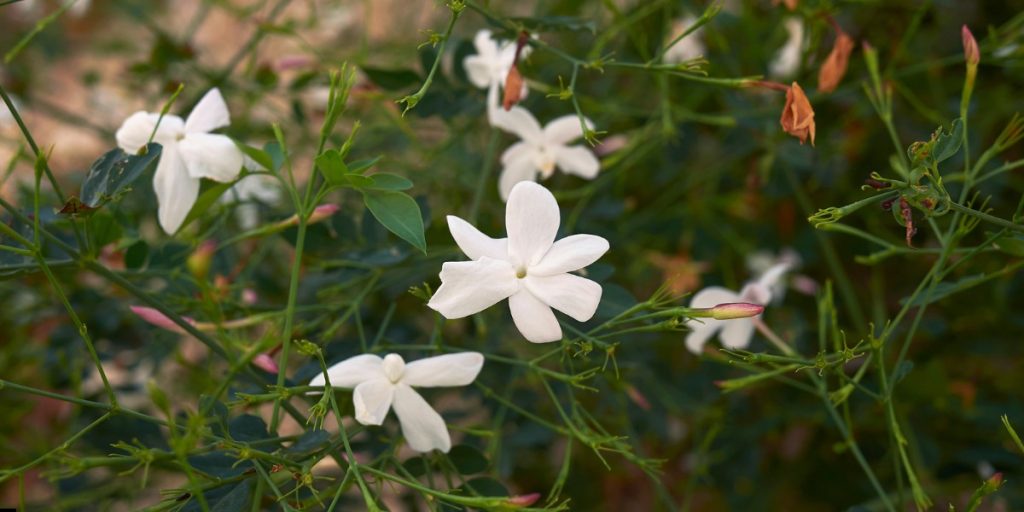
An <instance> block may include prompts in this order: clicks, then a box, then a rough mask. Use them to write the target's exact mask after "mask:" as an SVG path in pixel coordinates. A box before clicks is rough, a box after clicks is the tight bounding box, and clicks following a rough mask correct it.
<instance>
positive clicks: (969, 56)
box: [960, 25, 981, 66]
mask: <svg viewBox="0 0 1024 512" xmlns="http://www.w3.org/2000/svg"><path fill="white" fill-rule="evenodd" d="M960 37H961V38H963V41H964V60H966V61H967V65H968V66H977V65H978V63H979V62H981V52H980V51H979V50H978V41H976V40H975V39H974V34H972V33H971V29H969V28H967V25H964V26H963V28H962V29H960Z"/></svg>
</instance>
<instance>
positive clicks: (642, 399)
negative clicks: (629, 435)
mask: <svg viewBox="0 0 1024 512" xmlns="http://www.w3.org/2000/svg"><path fill="white" fill-rule="evenodd" d="M626 396H628V397H629V399H630V400H632V401H633V403H635V404H636V405H637V406H638V407H640V408H641V409H643V410H645V411H649V410H651V402H649V401H648V400H647V397H646V396H644V395H643V393H641V392H640V390H638V389H636V388H635V387H634V386H633V385H632V384H627V385H626Z"/></svg>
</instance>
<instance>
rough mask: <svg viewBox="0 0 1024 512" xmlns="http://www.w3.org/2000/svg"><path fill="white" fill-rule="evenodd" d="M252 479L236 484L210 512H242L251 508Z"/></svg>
mask: <svg viewBox="0 0 1024 512" xmlns="http://www.w3.org/2000/svg"><path fill="white" fill-rule="evenodd" d="M252 487H253V479H252V478H246V479H245V480H242V481H241V482H238V484H236V485H235V486H233V487H232V488H231V490H230V491H228V493H227V494H225V495H224V497H223V498H221V499H220V500H218V501H217V503H216V504H215V505H214V506H213V507H211V508H210V512H243V511H247V510H249V509H250V508H252Z"/></svg>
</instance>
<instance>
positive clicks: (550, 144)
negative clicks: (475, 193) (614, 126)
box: [491, 106, 601, 200]
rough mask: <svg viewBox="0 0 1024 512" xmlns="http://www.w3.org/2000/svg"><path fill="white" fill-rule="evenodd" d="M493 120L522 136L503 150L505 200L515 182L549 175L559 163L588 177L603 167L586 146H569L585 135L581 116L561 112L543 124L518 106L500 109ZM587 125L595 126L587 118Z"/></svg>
mask: <svg viewBox="0 0 1024 512" xmlns="http://www.w3.org/2000/svg"><path fill="white" fill-rule="evenodd" d="M491 124H493V125H494V126H495V127H496V128H500V129H502V130H505V131H507V132H510V133H513V134H515V135H518V136H519V138H520V139H522V140H520V141H519V142H517V143H515V144H513V145H511V146H509V148H508V149H506V150H505V152H504V153H502V154H501V165H502V169H501V177H500V178H498V193H499V194H501V198H502V199H503V200H506V199H508V195H509V192H511V191H512V187H513V186H515V184H516V183H519V182H521V181H536V180H537V175H538V174H540V179H547V178H549V177H551V175H552V174H553V173H554V172H555V168H556V167H557V168H560V169H562V172H565V173H566V174H575V175H577V176H580V177H583V178H586V179H588V180H589V179H594V177H596V176H597V172H598V170H600V168H601V162H600V161H599V160H598V159H597V157H596V156H594V153H593V152H592V151H590V149H588V148H587V147H586V146H584V145H583V144H577V145H574V146H569V143H570V142H572V141H574V140H576V139H579V138H580V137H582V136H583V127H582V126H581V125H580V118H579V117H578V116H575V115H567V116H562V117H559V118H557V119H555V120H554V121H551V122H550V123H548V124H547V125H546V126H544V127H543V128H541V126H540V123H539V122H537V119H536V118H535V117H533V114H531V113H530V111H529V110H526V109H525V108H523V107H519V106H516V107H512V109H511V110H509V111H507V112H506V111H504V110H501V109H497V110H496V111H495V112H493V119H492V120H491ZM587 127H588V128H591V129H592V128H593V123H591V122H590V120H587Z"/></svg>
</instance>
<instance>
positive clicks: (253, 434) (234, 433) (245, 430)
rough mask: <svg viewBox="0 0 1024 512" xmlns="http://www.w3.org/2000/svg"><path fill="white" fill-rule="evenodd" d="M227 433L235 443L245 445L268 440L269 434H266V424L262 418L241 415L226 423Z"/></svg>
mask: <svg viewBox="0 0 1024 512" xmlns="http://www.w3.org/2000/svg"><path fill="white" fill-rule="evenodd" d="M228 432H229V433H230V434H231V438H232V439H234V440H235V441H242V442H245V443H249V442H253V441H260V440H262V439H269V438H270V434H268V433H267V424H266V423H265V422H264V421H263V418H260V417H259V416H253V415H252V414H243V415H241V416H238V417H235V418H232V419H231V422H230V423H228Z"/></svg>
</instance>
